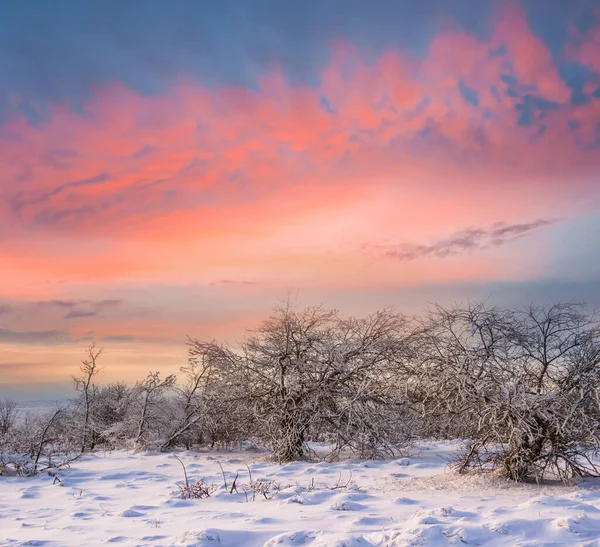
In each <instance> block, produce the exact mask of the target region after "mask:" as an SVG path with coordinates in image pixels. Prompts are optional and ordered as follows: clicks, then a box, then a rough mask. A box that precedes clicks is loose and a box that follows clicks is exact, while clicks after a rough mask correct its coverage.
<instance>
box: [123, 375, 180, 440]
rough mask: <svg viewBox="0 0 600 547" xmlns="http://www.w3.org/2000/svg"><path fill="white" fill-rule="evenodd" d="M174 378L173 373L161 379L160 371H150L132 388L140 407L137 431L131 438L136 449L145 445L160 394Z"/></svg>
mask: <svg viewBox="0 0 600 547" xmlns="http://www.w3.org/2000/svg"><path fill="white" fill-rule="evenodd" d="M175 380H176V376H175V375H174V374H170V375H169V376H166V377H165V378H164V379H161V377H160V372H150V373H149V374H148V376H147V377H146V379H145V380H143V381H142V382H139V383H138V384H137V385H136V387H135V388H134V391H135V393H136V395H137V397H138V401H139V408H140V415H139V419H138V421H137V431H136V434H135V437H134V439H133V442H134V446H135V447H136V449H141V448H143V447H145V446H146V445H147V442H148V439H147V433H148V430H149V428H150V426H151V425H152V424H153V422H154V421H156V420H157V418H158V416H157V413H156V408H157V406H158V405H159V403H160V402H161V396H162V395H163V393H164V392H165V391H167V390H169V389H171V388H172V387H173V386H174V384H175Z"/></svg>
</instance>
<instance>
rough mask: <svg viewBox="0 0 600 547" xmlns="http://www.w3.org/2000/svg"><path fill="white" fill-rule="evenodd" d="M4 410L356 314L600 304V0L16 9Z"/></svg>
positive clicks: (11, 47)
mask: <svg viewBox="0 0 600 547" xmlns="http://www.w3.org/2000/svg"><path fill="white" fill-rule="evenodd" d="M0 166H1V170H0V279H1V280H2V284H1V285H0V397H2V396H10V397H14V398H21V399H23V398H30V399H36V398H51V397H55V396H56V397H58V396H62V395H63V394H64V393H65V392H68V390H69V377H70V375H71V374H73V373H74V372H75V371H76V368H77V365H78V362H79V361H80V360H81V358H82V357H83V352H84V349H85V348H86V346H87V345H88V344H89V343H90V342H91V341H93V340H96V341H97V342H98V344H99V345H100V346H103V347H104V348H105V352H106V354H105V356H104V359H103V362H102V363H103V368H104V374H103V376H102V377H101V380H103V381H108V380H114V379H117V378H119V379H124V380H128V381H134V380H136V379H139V378H142V377H143V376H145V375H146V374H147V373H148V371H149V370H156V369H160V370H162V371H163V372H172V371H174V370H176V369H177V367H178V366H180V365H181V364H183V363H184V361H185V352H186V347H185V337H186V335H188V334H189V335H191V336H195V337H199V338H212V337H217V338H224V339H228V340H230V341H235V340H236V339H239V338H240V337H242V336H243V335H244V331H245V329H246V328H247V327H252V326H254V325H256V324H257V322H259V321H260V320H261V319H262V318H263V317H264V316H265V315H266V314H267V313H268V312H269V310H270V308H271V307H272V306H273V304H274V303H276V301H277V300H281V299H285V298H286V296H287V294H288V292H289V291H292V293H293V294H296V293H297V294H298V300H299V301H301V302H302V303H323V304H325V305H327V306H332V307H337V308H339V309H341V310H342V311H343V312H345V313H352V314H359V315H360V314H364V313H367V312H370V311H374V310H375V309H377V308H379V307H382V306H387V305H391V306H393V307H394V308H395V309H396V310H397V311H402V312H406V313H415V312H418V311H419V310H421V309H423V308H424V307H425V306H427V303H428V302H432V301H435V302H441V303H445V304H447V303H451V302H460V301H462V302H464V301H466V300H467V299H480V298H490V299H491V300H493V301H496V302H499V303H504V304H507V305H519V304H528V303H530V302H538V303H543V302H549V301H557V300H571V299H575V300H579V301H585V302H588V303H589V304H590V305H591V306H598V307H600V1H594V0H570V1H566V0H565V1H562V0H536V1H533V0H522V1H521V2H509V1H498V2H494V1H491V0H490V1H487V0H444V1H442V0H440V1H426V0H420V1H418V2H416V1H413V0H410V1H409V0H405V1H403V0H390V1H383V0H368V1H367V0H343V1H342V0H315V1H307V0H304V1H303V2H292V1H285V0H284V1H276V0H240V1H233V0H229V1H228V0H218V1H217V0H216V1H209V0H203V1H189V2H186V1H183V0H178V1H172V2H167V1H166V0H164V1H152V0H147V1H135V0H129V1H127V2H120V1H109V0H106V1H97V2H95V1H86V2H81V1H72V2H68V1H61V0H56V1H54V2H49V1H47V0H40V1H39V2H36V1H33V0H26V1H23V0H20V1H18V2H16V1H15V2H11V1H7V2H3V7H2V17H1V18H0Z"/></svg>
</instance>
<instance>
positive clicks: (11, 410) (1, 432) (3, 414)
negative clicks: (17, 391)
mask: <svg viewBox="0 0 600 547" xmlns="http://www.w3.org/2000/svg"><path fill="white" fill-rule="evenodd" d="M17 416H18V411H17V403H16V402H15V401H11V400H10V399H4V400H3V401H0V438H2V437H6V436H7V435H8V434H9V432H10V431H11V430H12V429H14V427H15V423H16V421H17Z"/></svg>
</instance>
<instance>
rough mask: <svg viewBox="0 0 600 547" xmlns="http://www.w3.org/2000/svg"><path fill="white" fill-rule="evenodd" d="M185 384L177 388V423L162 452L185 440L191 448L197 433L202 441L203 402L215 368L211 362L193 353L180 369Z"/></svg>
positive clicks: (164, 443)
mask: <svg viewBox="0 0 600 547" xmlns="http://www.w3.org/2000/svg"><path fill="white" fill-rule="evenodd" d="M180 371H181V372H182V374H183V376H184V378H185V384H184V385H183V386H182V387H176V388H175V389H176V395H177V397H176V401H175V403H176V412H177V416H176V421H175V423H174V424H173V427H172V430H171V432H170V433H169V435H168V436H167V438H166V439H165V440H164V441H163V443H162V445H161V449H162V450H166V449H168V448H171V447H172V446H173V445H174V444H176V443H177V442H179V441H181V440H183V441H184V442H185V444H186V448H188V449H189V448H190V442H191V440H190V439H191V438H192V433H193V432H194V431H195V432H196V434H197V440H198V441H201V440H202V430H201V428H200V422H201V419H202V417H203V412H202V411H203V406H204V405H203V402H204V395H205V392H206V385H207V384H208V382H210V380H211V373H212V372H213V368H212V367H211V364H210V361H209V360H207V359H203V358H202V357H200V358H198V357H197V356H195V355H194V354H193V353H191V354H190V358H189V362H188V364H187V366H183V367H181V368H180Z"/></svg>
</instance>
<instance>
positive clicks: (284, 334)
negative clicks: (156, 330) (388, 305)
mask: <svg viewBox="0 0 600 547" xmlns="http://www.w3.org/2000/svg"><path fill="white" fill-rule="evenodd" d="M405 326H406V320H405V319H404V318H403V317H402V316H400V315H397V314H393V313H392V312H391V311H389V310H383V311H381V312H379V313H377V314H375V315H373V316H371V317H369V318H367V319H365V320H360V321H359V320H352V319H348V320H344V319H341V318H340V317H339V315H338V312H337V311H336V310H327V309H324V308H322V307H306V308H303V309H298V308H296V307H295V306H293V305H292V304H291V303H289V302H288V303H287V304H286V305H284V306H282V307H277V308H275V310H274V311H273V313H272V314H271V316H270V317H269V318H268V319H267V320H266V321H264V322H263V323H262V324H261V325H260V326H259V328H258V329H256V330H255V331H252V332H251V333H250V335H249V336H248V337H247V338H246V340H244V342H243V343H242V344H241V346H240V348H239V349H238V350H237V351H234V350H233V349H231V348H229V347H227V346H224V345H218V344H216V343H214V342H213V343H199V342H192V344H193V349H194V351H195V352H196V354H197V355H202V358H203V359H206V360H209V361H210V362H211V363H212V366H214V368H215V370H216V371H218V376H219V377H220V378H221V379H222V381H221V384H215V385H220V388H221V391H220V392H221V393H222V394H224V396H225V398H226V400H228V401H232V402H233V401H236V400H237V402H238V405H239V406H243V407H244V408H247V409H249V410H250V412H251V414H252V416H251V418H250V419H249V422H250V423H252V427H253V429H254V435H253V436H254V437H256V438H258V439H260V440H262V441H263V442H264V443H265V444H266V445H267V446H268V447H269V448H270V449H271V450H272V451H273V454H274V456H275V457H276V458H277V459H278V460H279V461H288V460H294V459H299V458H304V457H306V456H307V451H306V448H307V447H306V444H305V442H306V441H307V440H308V435H309V434H311V433H315V432H318V431H320V432H323V430H324V429H325V430H327V431H329V432H330V433H332V434H333V436H336V435H337V440H338V441H341V442H339V443H338V446H340V447H341V446H342V445H343V446H350V447H357V446H358V445H359V444H361V446H363V447H364V446H365V445H366V444H365V442H366V439H368V443H370V445H371V447H374V446H376V445H378V446H379V447H381V446H383V443H382V438H381V436H380V433H381V429H376V426H378V425H382V424H383V423H385V420H383V419H374V417H375V416H378V417H379V418H382V416H383V414H386V413H384V412H382V410H383V409H384V407H385V409H386V411H387V410H389V409H390V408H392V407H394V408H397V407H395V406H394V405H396V403H397V402H398V398H397V397H396V395H397V393H395V394H394V399H393V400H391V399H390V400H389V401H387V400H386V396H388V397H389V396H391V394H392V392H393V390H389V389H388V390H387V391H386V387H385V386H386V382H385V378H386V377H389V375H390V374H391V373H392V371H393V370H394V367H395V366H396V363H397V362H398V361H399V360H401V359H402V358H403V355H404V354H403V352H404V351H405V349H406V345H405V344H404V343H403V342H402V340H403V336H404V331H405ZM223 386H227V388H226V389H223ZM361 405H362V411H361V410H359V407H360V406H361ZM392 413H393V412H392ZM386 415H391V414H389V413H388V414H386ZM387 423H388V424H390V421H388V422H387ZM342 425H343V427H344V428H345V431H342V430H341V429H340V427H341V426H342ZM361 428H362V429H363V430H364V431H365V432H366V431H367V430H368V431H369V432H368V433H367V434H366V435H365V436H364V439H363V441H359V438H358V435H357V433H358V431H360V430H361ZM387 433H388V434H391V428H390V429H388V430H387ZM329 436H331V435H329ZM388 440H389V441H390V442H391V441H393V439H392V437H389V438H388Z"/></svg>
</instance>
